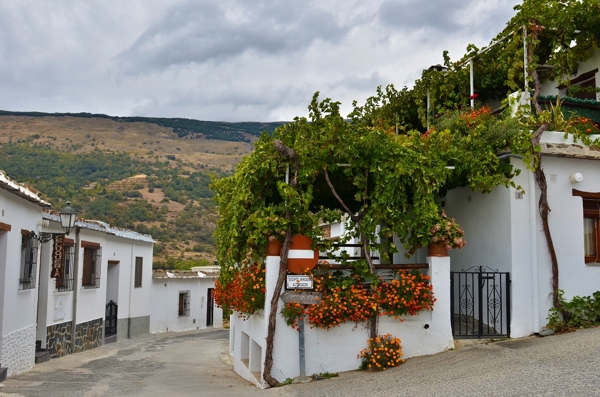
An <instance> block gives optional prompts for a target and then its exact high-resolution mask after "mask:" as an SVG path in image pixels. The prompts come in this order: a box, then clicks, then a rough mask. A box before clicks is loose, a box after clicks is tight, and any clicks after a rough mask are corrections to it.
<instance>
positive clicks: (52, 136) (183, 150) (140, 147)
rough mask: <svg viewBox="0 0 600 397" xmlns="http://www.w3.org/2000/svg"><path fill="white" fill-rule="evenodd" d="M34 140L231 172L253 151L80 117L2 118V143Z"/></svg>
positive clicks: (149, 126) (244, 145) (241, 144)
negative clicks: (35, 136) (170, 156)
mask: <svg viewBox="0 0 600 397" xmlns="http://www.w3.org/2000/svg"><path fill="white" fill-rule="evenodd" d="M34 135H39V136H40V137H39V138H38V139H36V142H37V143H41V144H49V145H50V146H51V147H53V148H55V149H57V150H63V151H71V150H76V151H91V150H94V149H95V148H99V149H101V150H110V151H117V152H127V153H130V154H132V155H134V156H136V157H138V158H142V159H147V160H156V159H159V160H161V161H164V160H166V159H167V157H166V156H168V155H174V156H175V157H176V159H177V162H178V163H187V164H189V165H190V167H189V168H197V167H198V166H200V165H204V166H206V167H216V168H221V169H223V170H231V169H232V168H233V167H234V166H235V165H236V164H237V163H239V162H240V161H241V159H242V157H243V156H244V155H246V154H248V153H249V152H250V151H251V150H252V144H250V143H245V142H228V141H218V140H212V139H204V138H200V139H185V138H178V137H177V135H176V134H175V133H174V132H173V130H172V129H171V128H166V127H161V126H158V125H156V124H150V123H141V122H140V123H128V122H117V121H113V120H109V119H102V118H89V119H88V118H81V117H26V116H0V143H2V142H8V141H10V140H12V141H18V140H23V139H26V138H28V137H31V136H34ZM249 138H250V139H251V140H254V139H256V138H254V137H252V136H249Z"/></svg>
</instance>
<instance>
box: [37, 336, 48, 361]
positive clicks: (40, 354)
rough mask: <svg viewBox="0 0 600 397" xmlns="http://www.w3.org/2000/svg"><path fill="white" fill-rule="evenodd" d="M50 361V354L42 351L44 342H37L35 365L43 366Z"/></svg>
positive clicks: (44, 350) (45, 350)
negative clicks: (42, 364)
mask: <svg viewBox="0 0 600 397" xmlns="http://www.w3.org/2000/svg"><path fill="white" fill-rule="evenodd" d="M46 361H50V352H49V351H48V350H47V349H42V341H39V340H36V341H35V363H36V364H41V363H45V362H46Z"/></svg>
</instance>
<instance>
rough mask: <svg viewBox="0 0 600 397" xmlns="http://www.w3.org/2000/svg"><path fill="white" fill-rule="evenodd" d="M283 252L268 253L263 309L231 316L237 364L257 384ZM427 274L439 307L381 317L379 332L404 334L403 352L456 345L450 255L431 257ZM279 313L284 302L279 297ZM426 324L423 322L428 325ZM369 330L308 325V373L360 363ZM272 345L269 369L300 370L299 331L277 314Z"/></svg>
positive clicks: (283, 374)
mask: <svg viewBox="0 0 600 397" xmlns="http://www.w3.org/2000/svg"><path fill="white" fill-rule="evenodd" d="M279 260H280V258H279V257H271V256H269V257H267V259H266V270H267V273H266V288H267V296H266V305H265V310H263V311H261V312H260V313H258V314H256V315H253V316H251V317H250V318H249V319H248V320H245V321H244V320H242V319H240V318H238V317H237V315H236V314H235V313H234V314H233V315H232V316H231V333H230V349H231V350H232V351H231V353H232V355H233V360H234V370H235V371H236V372H237V373H238V374H239V375H241V376H242V377H244V378H245V379H247V380H249V381H251V382H253V383H255V384H256V385H257V386H261V387H266V386H267V385H266V383H264V382H263V381H262V369H263V363H264V359H265V349H266V341H265V338H266V335H267V321H266V317H268V313H269V310H270V301H271V296H272V294H273V291H274V287H275V284H276V282H277V275H278V271H277V269H278V268H279ZM427 260H428V262H429V263H430V270H429V274H430V276H431V283H432V285H433V288H434V294H435V296H436V298H437V301H436V303H435V309H434V310H433V311H432V312H424V313H422V314H420V315H418V316H412V317H411V316H409V317H407V318H406V321H404V322H400V321H398V320H393V319H391V318H387V317H380V319H379V334H386V333H391V334H393V335H394V336H397V337H399V338H400V339H401V340H402V349H403V353H404V357H406V358H408V357H414V356H420V355H425V354H434V353H438V352H440V351H444V350H445V349H448V348H451V347H453V346H454V344H453V339H452V330H451V326H450V314H449V313H450V303H449V302H450V290H449V285H450V282H449V279H450V259H449V258H448V257H446V258H427ZM278 306H279V307H278V313H279V312H280V310H281V308H282V306H283V302H282V301H281V300H279V305H278ZM426 325H427V326H428V327H427V328H425V326H426ZM368 338H369V332H368V330H367V329H366V328H365V327H364V326H363V325H362V324H361V325H358V326H356V324H343V325H342V326H340V327H335V328H332V329H329V330H327V331H326V330H321V329H317V328H313V329H311V328H310V326H308V325H307V326H305V351H306V367H305V368H306V374H307V375H311V374H315V373H317V374H318V373H321V372H343V371H350V370H355V369H357V368H358V367H359V366H360V360H359V359H358V358H357V357H356V356H357V355H358V354H359V352H360V350H361V349H364V348H365V347H366V345H367V339H368ZM274 343H275V344H274V348H273V369H272V372H271V375H272V376H273V377H275V378H276V379H277V380H279V381H280V382H282V381H284V380H285V379H286V378H295V377H298V376H299V374H300V367H299V352H298V331H296V330H293V329H292V328H291V327H289V326H287V325H286V324H285V320H284V319H283V317H282V316H281V315H280V314H278V317H277V327H276V331H275V338H274Z"/></svg>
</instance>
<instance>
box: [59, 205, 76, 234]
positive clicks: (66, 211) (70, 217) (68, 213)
mask: <svg viewBox="0 0 600 397" xmlns="http://www.w3.org/2000/svg"><path fill="white" fill-rule="evenodd" d="M76 220H77V210H76V209H75V208H71V202H70V201H67V206H66V207H65V208H63V210H62V211H60V226H61V227H62V228H63V229H65V234H66V235H67V236H68V235H69V233H70V232H71V230H72V229H73V228H74V227H75V221H76Z"/></svg>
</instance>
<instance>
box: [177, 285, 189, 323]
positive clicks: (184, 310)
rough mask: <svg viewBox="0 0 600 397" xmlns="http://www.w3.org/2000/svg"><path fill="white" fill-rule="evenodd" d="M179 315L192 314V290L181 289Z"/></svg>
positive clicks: (186, 315)
mask: <svg viewBox="0 0 600 397" xmlns="http://www.w3.org/2000/svg"><path fill="white" fill-rule="evenodd" d="M178 315H179V317H188V316H189V315H190V291H179V311H178Z"/></svg>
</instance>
